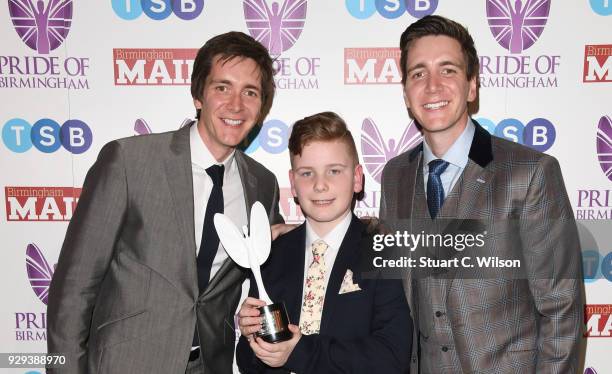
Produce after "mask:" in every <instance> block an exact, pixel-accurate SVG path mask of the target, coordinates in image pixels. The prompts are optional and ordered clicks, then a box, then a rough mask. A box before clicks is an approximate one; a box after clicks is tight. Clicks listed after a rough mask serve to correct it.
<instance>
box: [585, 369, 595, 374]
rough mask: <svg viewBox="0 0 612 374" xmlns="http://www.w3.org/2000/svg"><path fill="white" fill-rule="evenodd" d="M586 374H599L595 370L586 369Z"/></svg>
mask: <svg viewBox="0 0 612 374" xmlns="http://www.w3.org/2000/svg"><path fill="white" fill-rule="evenodd" d="M584 374H597V372H596V371H595V369H593V368H586V369H584Z"/></svg>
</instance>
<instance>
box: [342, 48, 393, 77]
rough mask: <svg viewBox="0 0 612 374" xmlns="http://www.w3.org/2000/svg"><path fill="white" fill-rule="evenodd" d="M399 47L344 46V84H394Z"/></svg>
mask: <svg viewBox="0 0 612 374" xmlns="http://www.w3.org/2000/svg"><path fill="white" fill-rule="evenodd" d="M399 59H400V49H399V48H344V84H395V83H400V82H401V81H402V77H401V76H400V72H399V68H398V67H399Z"/></svg>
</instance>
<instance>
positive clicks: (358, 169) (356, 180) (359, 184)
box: [353, 164, 363, 193]
mask: <svg viewBox="0 0 612 374" xmlns="http://www.w3.org/2000/svg"><path fill="white" fill-rule="evenodd" d="M361 190H363V167H362V166H361V164H357V165H355V173H354V176H353V192H355V193H359V192H361Z"/></svg>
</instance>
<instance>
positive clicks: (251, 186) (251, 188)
mask: <svg viewBox="0 0 612 374" xmlns="http://www.w3.org/2000/svg"><path fill="white" fill-rule="evenodd" d="M235 158H236V165H237V166H238V174H240V182H241V183H242V189H243V191H244V201H245V203H246V207H247V222H249V220H250V219H251V216H250V211H251V206H252V205H253V204H254V203H255V202H256V201H257V177H256V176H255V175H254V174H253V173H251V172H250V171H249V165H248V164H247V160H246V156H245V155H244V153H242V151H240V150H238V149H236V154H235Z"/></svg>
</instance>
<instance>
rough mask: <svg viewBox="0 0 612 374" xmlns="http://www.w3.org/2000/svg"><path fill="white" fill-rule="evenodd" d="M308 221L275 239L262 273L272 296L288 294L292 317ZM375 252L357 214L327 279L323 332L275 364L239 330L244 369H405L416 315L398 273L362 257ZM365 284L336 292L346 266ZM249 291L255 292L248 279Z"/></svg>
mask: <svg viewBox="0 0 612 374" xmlns="http://www.w3.org/2000/svg"><path fill="white" fill-rule="evenodd" d="M305 242H306V225H305V224H302V225H301V226H299V227H298V228H296V229H294V230H293V231H291V232H289V233H287V234H285V235H283V236H281V237H279V238H278V239H277V240H275V241H274V242H273V243H272V249H271V252H270V258H269V259H268V261H267V262H266V263H265V264H264V265H263V266H262V268H261V271H262V278H263V282H264V285H265V287H266V291H267V292H268V295H269V296H270V298H271V299H272V301H274V302H281V301H282V302H284V303H285V306H286V307H287V312H288V314H289V320H290V322H291V323H292V324H294V325H298V324H299V320H300V311H301V302H302V292H303V290H302V288H303V283H304V261H305V260H304V249H305ZM371 252H372V235H369V234H368V233H367V231H366V226H365V225H364V224H363V223H362V222H361V221H360V220H359V219H358V218H357V217H355V216H354V215H353V218H352V220H351V224H350V226H349V228H348V231H347V233H346V234H345V236H344V239H343V241H342V244H341V246H340V249H339V252H338V255H337V257H336V261H335V263H334V265H333V268H332V272H331V275H330V278H329V283H328V285H327V290H326V294H325V303H324V305H323V314H322V316H321V327H320V333H319V334H313V335H302V337H301V338H300V340H299V342H298V344H297V345H296V346H295V348H294V350H293V352H292V353H291V355H290V356H289V359H288V360H287V363H286V364H285V366H284V367H282V368H270V367H269V366H267V365H265V364H264V363H262V362H261V361H260V360H259V359H258V358H257V357H256V356H255V355H254V353H253V351H252V350H251V347H250V346H249V343H248V342H247V340H246V339H245V338H244V336H242V337H240V341H239V343H238V347H237V352H236V360H237V363H238V367H239V368H240V371H241V372H243V373H287V372H295V373H297V374H304V373H367V374H372V373H406V372H408V368H409V363H410V352H411V344H412V342H411V340H412V319H411V318H410V310H409V309H408V304H407V302H406V298H405V295H404V291H403V288H402V284H401V281H400V280H398V279H382V278H381V277H380V274H379V273H378V272H370V273H369V274H368V277H367V279H364V278H362V270H371V269H367V268H365V266H364V263H367V261H363V260H364V259H365V258H367V257H369V256H368V255H369V254H370V253H371ZM348 269H350V270H352V271H353V283H357V284H358V285H359V287H360V288H361V290H360V291H354V292H349V293H344V294H339V293H338V292H339V291H340V286H341V284H342V280H343V278H344V275H345V274H346V271H347V270H348ZM249 295H250V296H253V297H257V296H258V292H257V285H256V284H255V282H254V281H253V279H251V289H250V292H249Z"/></svg>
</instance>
